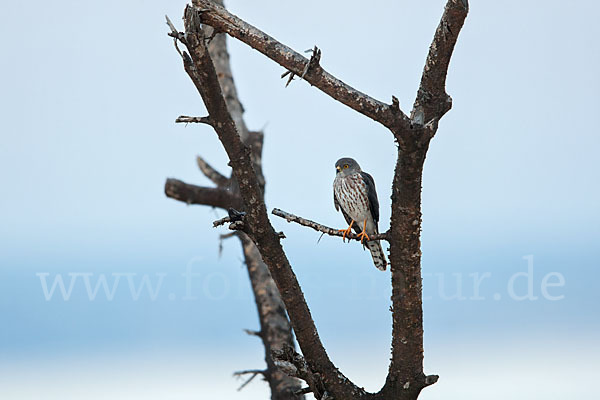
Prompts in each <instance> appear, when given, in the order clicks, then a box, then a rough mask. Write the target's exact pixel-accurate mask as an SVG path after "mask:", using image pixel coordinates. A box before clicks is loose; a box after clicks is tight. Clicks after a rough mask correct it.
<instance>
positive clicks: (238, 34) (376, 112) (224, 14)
mask: <svg viewBox="0 0 600 400" xmlns="http://www.w3.org/2000/svg"><path fill="white" fill-rule="evenodd" d="M192 3H193V4H194V6H196V7H197V10H198V11H199V12H201V19H202V23H204V24H207V25H210V26H212V27H214V28H216V29H218V30H219V31H221V32H225V33H227V34H228V35H230V36H232V37H234V38H236V39H238V40H240V41H242V42H244V43H246V44H247V45H248V46H250V47H252V48H253V49H255V50H258V51H259V52H261V53H262V54H264V55H265V56H267V57H269V58H270V59H271V60H273V61H275V62H276V63H278V64H279V65H281V66H282V67H284V68H285V69H286V70H288V71H290V72H291V73H292V74H293V75H297V76H300V77H302V78H303V79H304V80H306V81H307V82H308V83H310V84H311V85H313V86H316V87H317V88H318V89H320V90H321V91H323V92H324V93H326V94H328V95H329V96H331V97H333V98H334V99H335V100H337V101H339V102H340V103H343V104H345V105H347V106H348V107H350V108H352V109H353V110H355V111H357V112H359V113H361V114H364V115H366V116H367V117H369V118H371V119H373V120H375V121H377V122H379V123H381V124H383V125H384V126H386V127H388V128H392V127H398V126H405V127H406V126H408V125H409V123H410V121H409V119H408V117H407V116H406V115H405V114H404V113H403V112H402V111H400V110H399V109H398V108H397V107H395V106H392V105H390V104H386V103H383V102H381V101H379V100H376V99H374V98H372V97H370V96H368V95H366V94H365V93H362V92H360V91H358V90H356V89H354V88H353V87H351V86H349V85H347V84H346V83H344V82H342V81H341V80H339V79H338V78H336V77H334V76H333V75H331V74H330V73H329V72H327V71H325V70H324V69H323V67H321V65H320V64H319V62H318V61H319V58H320V52H319V53H318V54H317V52H314V53H313V57H311V59H312V60H313V62H312V63H311V60H309V59H307V58H306V57H304V56H303V55H301V54H300V53H298V52H296V51H294V50H292V49H291V48H290V47H288V46H286V45H284V44H283V43H280V42H278V41H277V40H276V39H274V38H273V37H271V36H269V35H267V34H266V33H264V32H262V31H260V30H259V29H257V28H255V27H254V26H252V25H250V24H248V23H246V22H245V21H243V20H241V19H240V18H238V17H236V16H235V15H233V14H231V13H230V12H228V11H227V10H226V9H225V8H223V7H221V6H220V5H218V4H215V3H214V2H213V1H211V0H193V1H192ZM315 61H316V62H315ZM293 75H292V76H291V77H293ZM288 84H289V81H288Z"/></svg>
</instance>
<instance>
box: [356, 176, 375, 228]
mask: <svg viewBox="0 0 600 400" xmlns="http://www.w3.org/2000/svg"><path fill="white" fill-rule="evenodd" d="M360 175H361V176H362V178H363V180H364V181H365V185H366V186H367V198H368V199H369V209H370V210H371V215H372V216H373V221H375V225H377V223H378V222H379V200H377V190H376V189H375V181H374V180H373V177H372V176H371V175H369V174H368V173H366V172H362V171H361V173H360Z"/></svg>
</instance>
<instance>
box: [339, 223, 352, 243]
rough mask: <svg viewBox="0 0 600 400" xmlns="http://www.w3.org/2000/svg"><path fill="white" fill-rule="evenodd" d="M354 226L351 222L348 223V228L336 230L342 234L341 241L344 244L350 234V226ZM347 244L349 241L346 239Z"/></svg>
mask: <svg viewBox="0 0 600 400" xmlns="http://www.w3.org/2000/svg"><path fill="white" fill-rule="evenodd" d="M353 224H354V221H352V222H351V223H350V226H349V227H348V228H346V229H338V232H343V235H342V241H343V242H345V241H346V235H350V234H351V233H352V225H353ZM348 242H350V239H348Z"/></svg>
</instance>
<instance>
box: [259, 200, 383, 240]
mask: <svg viewBox="0 0 600 400" xmlns="http://www.w3.org/2000/svg"><path fill="white" fill-rule="evenodd" d="M271 213H272V214H273V215H277V216H278V217H281V218H284V219H285V220H286V221H287V222H295V223H297V224H300V225H303V226H307V227H309V228H312V229H314V230H315V231H317V232H322V233H323V234H326V235H329V236H339V237H343V236H344V233H343V232H342V231H340V230H339V229H335V228H330V227H328V226H325V225H322V224H319V223H317V222H314V221H311V220H310V219H306V218H302V217H298V216H297V215H294V214H290V213H288V212H286V211H283V210H280V209H279V208H274V209H273V211H271ZM346 239H348V240H358V241H360V240H361V237H359V236H358V235H357V234H355V233H349V234H346ZM387 239H388V234H387V232H384V233H378V234H376V235H369V240H387ZM365 240H366V239H365Z"/></svg>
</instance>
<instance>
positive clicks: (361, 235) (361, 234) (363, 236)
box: [358, 219, 371, 243]
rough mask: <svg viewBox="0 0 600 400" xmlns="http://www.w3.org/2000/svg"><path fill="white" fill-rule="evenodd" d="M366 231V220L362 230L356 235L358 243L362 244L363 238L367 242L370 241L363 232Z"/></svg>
mask: <svg viewBox="0 0 600 400" xmlns="http://www.w3.org/2000/svg"><path fill="white" fill-rule="evenodd" d="M366 229H367V220H366V219H365V223H364V225H363V230H362V232H361V233H359V234H358V237H359V238H360V242H361V243H362V242H363V240H364V238H367V241H369V240H371V238H369V235H367V232H365V230H366Z"/></svg>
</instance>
